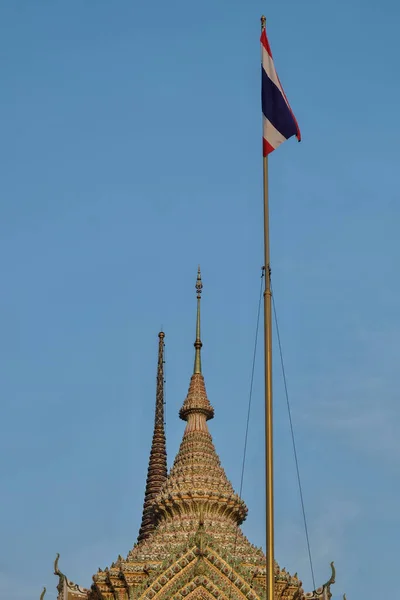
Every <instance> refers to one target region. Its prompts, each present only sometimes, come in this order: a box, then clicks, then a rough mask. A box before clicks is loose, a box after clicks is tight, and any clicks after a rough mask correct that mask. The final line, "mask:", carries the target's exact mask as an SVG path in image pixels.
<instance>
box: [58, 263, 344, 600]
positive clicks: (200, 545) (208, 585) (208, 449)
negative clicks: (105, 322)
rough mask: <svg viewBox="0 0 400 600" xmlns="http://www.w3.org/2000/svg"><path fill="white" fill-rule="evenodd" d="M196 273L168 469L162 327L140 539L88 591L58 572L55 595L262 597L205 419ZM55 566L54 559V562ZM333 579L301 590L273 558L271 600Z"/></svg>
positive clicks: (295, 599)
mask: <svg viewBox="0 0 400 600" xmlns="http://www.w3.org/2000/svg"><path fill="white" fill-rule="evenodd" d="M202 287H203V284H202V280H201V274H200V269H199V271H198V274H197V281H196V292H197V318H196V339H195V343H194V346H195V361H194V369H193V374H192V376H191V379H190V384H189V389H188V393H187V395H186V398H185V400H184V402H183V405H182V408H181V410H180V412H179V416H180V417H181V419H183V420H184V421H186V427H185V430H184V433H183V437H182V442H181V444H180V447H179V450H178V453H177V455H176V457H175V460H174V463H173V466H172V468H171V470H170V473H169V474H168V475H167V469H166V450H165V432H164V414H163V410H164V407H163V402H164V397H163V381H164V375H163V348H164V334H163V333H162V332H161V333H160V334H159V352H158V369H157V393H156V411H155V423H154V433H153V440H152V447H151V452H150V460H149V467H148V475H147V482H146V491H145V501H144V508H143V516H142V524H141V528H140V532H139V537H138V541H137V543H136V544H135V545H134V547H133V548H132V550H131V551H130V552H129V553H128V555H127V557H126V558H125V559H124V558H122V557H121V556H118V558H117V560H116V561H115V562H114V563H112V564H111V567H110V568H106V569H104V570H103V569H99V571H98V573H96V575H94V576H93V585H92V588H91V590H86V589H84V588H81V587H79V586H77V585H76V584H73V583H72V582H71V581H70V580H68V579H67V578H66V577H65V576H64V575H63V574H62V573H60V572H59V571H58V566H56V568H55V571H56V573H57V574H58V575H59V578H60V579H59V586H58V590H59V596H58V599H59V600H75V599H77V600H78V599H80V598H82V599H84V598H86V599H87V600H115V599H117V598H118V600H132V599H133V598H134V599H135V600H169V599H170V598H174V599H176V600H184V599H185V600H188V599H189V598H192V596H193V600H200V599H203V600H213V598H215V599H218V600H245V599H247V600H262V599H263V598H264V597H265V586H266V557H265V555H264V553H263V551H262V549H261V548H257V547H255V546H254V545H253V544H251V543H250V542H249V540H248V539H247V538H246V536H245V535H244V534H243V532H242V531H241V529H240V524H241V523H242V522H243V521H244V519H245V518H246V515H247V507H246V505H245V503H244V502H243V500H242V499H241V498H240V497H239V496H238V495H237V494H236V493H235V491H234V489H233V487H232V485H231V483H230V481H229V480H228V478H227V476H226V474H225V471H224V469H223V468H222V466H221V462H220V459H219V457H218V454H217V452H216V450H215V447H214V443H213V439H212V436H211V434H210V431H209V429H208V424H207V421H208V420H210V419H212V418H213V417H214V409H213V407H212V406H211V404H210V401H209V399H208V396H207V391H206V386H205V381H204V376H203V373H202V368H201V348H202V342H201V332H200V304H201V302H200V301H201V291H202ZM56 565H57V563H56ZM333 582H334V570H333V571H332V577H331V579H330V580H329V581H328V582H327V583H326V584H325V585H324V586H321V588H319V589H318V590H316V591H315V592H312V593H309V594H304V591H303V589H302V584H301V581H300V580H299V579H298V578H297V575H294V576H292V575H290V574H289V573H288V572H287V571H286V570H285V569H280V567H279V566H278V564H277V563H275V597H276V600H314V599H315V600H317V599H318V600H329V598H331V593H330V585H331V584H332V583H333Z"/></svg>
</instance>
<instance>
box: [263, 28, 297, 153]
mask: <svg viewBox="0 0 400 600" xmlns="http://www.w3.org/2000/svg"><path fill="white" fill-rule="evenodd" d="M261 56H262V69H261V74H262V83H261V103H262V112H263V155H264V156H267V155H268V154H270V153H271V152H273V151H274V150H276V148H277V147H278V146H280V144H282V142H285V141H286V140H287V139H289V138H290V137H292V135H295V136H296V137H297V139H298V140H299V142H300V140H301V134H300V129H299V126H298V124H297V121H296V118H295V116H294V114H293V112H292V109H291V108H290V105H289V102H288V99H287V98H286V95H285V92H284V91H283V88H282V86H281V82H280V81H279V77H278V74H277V72H276V70H275V66H274V61H273V58H272V52H271V47H270V45H269V42H268V38H267V33H266V31H265V29H263V31H262V33H261Z"/></svg>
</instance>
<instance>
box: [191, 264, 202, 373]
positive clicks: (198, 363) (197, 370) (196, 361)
mask: <svg viewBox="0 0 400 600" xmlns="http://www.w3.org/2000/svg"><path fill="white" fill-rule="evenodd" d="M202 289H203V282H202V281H201V271H200V265H199V267H198V269H197V280H196V294H197V318H196V341H195V343H194V347H195V356H194V369H193V373H201V347H202V345H203V344H202V343H201V335H200V302H201V292H202Z"/></svg>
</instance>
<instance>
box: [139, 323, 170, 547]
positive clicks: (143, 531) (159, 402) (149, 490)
mask: <svg viewBox="0 0 400 600" xmlns="http://www.w3.org/2000/svg"><path fill="white" fill-rule="evenodd" d="M158 338H159V342H158V364H157V389H156V410H155V417H154V433H153V441H152V444H151V451H150V459H149V467H148V471H147V481H146V492H145V496H144V504H143V516H142V524H141V527H140V531H139V537H138V541H139V542H140V541H142V540H144V539H146V538H148V537H149V536H150V535H151V533H153V531H154V529H155V519H154V510H153V508H154V507H153V505H154V500H155V498H156V497H157V495H158V493H159V492H160V490H161V488H162V486H163V484H164V482H165V480H166V479H167V450H166V440H165V430H164V338H165V333H164V332H163V331H160V333H159V334H158Z"/></svg>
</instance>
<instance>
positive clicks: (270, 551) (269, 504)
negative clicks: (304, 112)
mask: <svg viewBox="0 0 400 600" xmlns="http://www.w3.org/2000/svg"><path fill="white" fill-rule="evenodd" d="M265 22H266V19H265V17H264V16H262V17H261V31H263V30H264V29H265ZM263 183H264V186H263V187H264V267H265V289H264V361H265V362H264V369H265V488H266V489H265V494H266V544H267V582H266V583H267V600H274V598H275V559H274V460H273V458H274V457H273V426H272V425H273V423H272V292H271V267H270V254H269V205H268V156H264V157H263Z"/></svg>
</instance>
